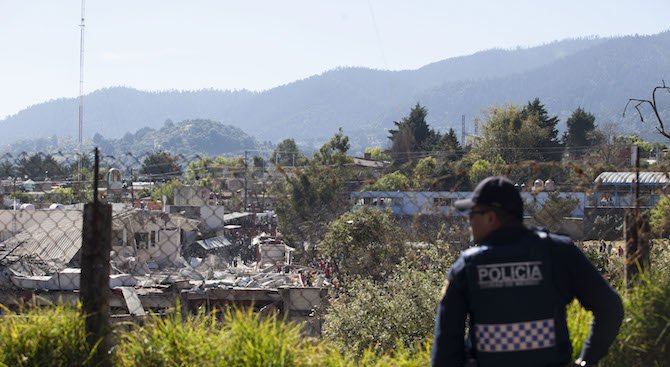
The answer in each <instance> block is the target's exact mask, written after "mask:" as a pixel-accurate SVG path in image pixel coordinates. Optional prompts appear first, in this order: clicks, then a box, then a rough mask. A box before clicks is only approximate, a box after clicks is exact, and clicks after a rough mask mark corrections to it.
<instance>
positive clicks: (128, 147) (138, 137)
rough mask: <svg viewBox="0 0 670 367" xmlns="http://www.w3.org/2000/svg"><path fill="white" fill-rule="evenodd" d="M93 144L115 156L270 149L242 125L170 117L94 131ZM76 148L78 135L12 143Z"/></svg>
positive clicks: (20, 148)
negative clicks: (116, 130) (114, 131)
mask: <svg viewBox="0 0 670 367" xmlns="http://www.w3.org/2000/svg"><path fill="white" fill-rule="evenodd" d="M93 145H95V146H97V147H98V148H100V151H101V153H102V154H103V155H112V156H116V157H121V156H124V155H125V154H126V153H128V152H131V153H135V154H145V153H147V152H156V151H166V152H170V153H172V154H175V155H179V154H181V155H183V156H185V157H193V156H195V155H206V156H210V157H212V156H217V155H224V156H225V155H234V156H240V155H241V154H243V151H244V150H252V151H254V152H256V151H259V150H269V149H270V148H271V147H270V146H269V144H261V143H258V142H257V141H256V139H254V138H253V137H251V136H249V135H247V134H245V133H244V131H242V130H241V129H239V128H237V127H234V126H230V125H223V124H221V123H220V122H216V121H212V120H203V119H196V120H185V121H181V122H178V123H174V122H172V121H171V120H167V121H165V122H164V123H163V126H162V127H161V128H159V129H153V128H149V127H144V128H141V129H139V130H137V131H136V132H134V133H126V134H124V136H122V137H120V138H116V139H115V138H105V137H103V136H102V135H100V134H97V133H96V134H95V135H94V136H93V138H92V140H91V141H87V142H85V147H84V148H85V149H84V150H85V151H90V150H91V149H92V148H93ZM75 150H76V139H73V138H58V137H50V138H35V139H23V140H19V141H17V142H16V143H14V144H13V146H12V149H11V154H13V155H16V154H20V152H24V151H25V152H43V153H55V152H62V153H66V152H73V151H75Z"/></svg>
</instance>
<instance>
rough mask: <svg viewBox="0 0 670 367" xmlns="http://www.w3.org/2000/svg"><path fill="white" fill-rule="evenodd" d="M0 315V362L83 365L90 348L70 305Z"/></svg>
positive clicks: (75, 312)
mask: <svg viewBox="0 0 670 367" xmlns="http://www.w3.org/2000/svg"><path fill="white" fill-rule="evenodd" d="M2 307H3V310H4V313H5V314H4V315H3V316H2V317H0V365H5V366H63V367H65V366H87V365H89V362H90V361H89V359H90V357H91V356H92V354H93V351H92V350H91V349H90V348H89V347H88V344H87V343H86V331H85V326H84V318H83V317H81V314H80V313H79V312H78V310H76V309H75V308H72V307H65V306H54V307H48V308H31V309H25V310H21V313H20V314H17V313H14V312H11V311H10V310H9V309H7V308H5V307H4V306H2Z"/></svg>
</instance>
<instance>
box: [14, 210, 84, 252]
mask: <svg viewBox="0 0 670 367" xmlns="http://www.w3.org/2000/svg"><path fill="white" fill-rule="evenodd" d="M59 212H60V213H61V214H60V215H58V214H54V215H51V216H49V217H47V218H44V219H43V220H42V221H41V223H39V224H34V225H32V226H30V227H28V228H26V229H25V230H24V231H22V232H21V233H18V234H17V235H16V236H14V237H12V238H10V239H8V240H7V241H5V243H4V244H5V248H6V249H13V248H16V249H15V250H14V251H13V252H12V254H13V255H34V256H37V257H39V258H40V259H42V260H60V261H63V262H66V263H67V262H69V261H70V260H72V258H73V257H74V256H75V255H76V254H77V251H79V249H80V248H81V238H82V225H83V213H82V212H81V211H79V210H73V211H65V212H63V211H59ZM55 213H57V212H55Z"/></svg>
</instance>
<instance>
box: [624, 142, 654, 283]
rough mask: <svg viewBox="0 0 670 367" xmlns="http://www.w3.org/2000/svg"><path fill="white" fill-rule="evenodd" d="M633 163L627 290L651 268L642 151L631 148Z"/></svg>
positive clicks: (627, 224) (627, 228) (627, 232)
mask: <svg viewBox="0 0 670 367" xmlns="http://www.w3.org/2000/svg"><path fill="white" fill-rule="evenodd" d="M631 161H632V163H634V164H635V198H634V206H633V210H632V211H629V212H628V215H626V217H625V222H624V229H625V232H624V238H625V240H626V243H625V257H626V261H625V268H624V275H625V280H626V284H625V285H626V288H627V289H628V288H629V287H631V286H632V282H633V280H634V279H635V276H636V275H637V274H638V273H639V272H640V271H641V270H644V269H645V268H647V267H648V266H649V243H648V233H649V221H648V220H646V218H642V215H641V213H640V151H639V147H638V146H637V145H633V146H631Z"/></svg>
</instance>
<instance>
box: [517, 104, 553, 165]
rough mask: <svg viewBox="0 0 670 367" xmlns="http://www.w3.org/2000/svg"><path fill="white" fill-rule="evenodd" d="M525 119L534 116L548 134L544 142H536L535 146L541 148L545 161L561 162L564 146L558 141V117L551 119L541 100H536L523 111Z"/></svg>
mask: <svg viewBox="0 0 670 367" xmlns="http://www.w3.org/2000/svg"><path fill="white" fill-rule="evenodd" d="M521 113H522V116H523V118H524V119H525V118H528V117H529V116H534V117H535V118H536V119H537V121H538V127H539V128H540V129H542V130H544V131H545V132H546V136H545V138H544V139H543V140H540V141H537V142H535V144H534V145H533V146H535V147H537V148H540V149H541V150H540V153H541V155H542V158H541V159H542V160H543V161H560V160H561V158H562V157H563V144H562V143H561V142H560V140H559V139H558V129H557V128H556V125H557V124H558V117H556V116H553V117H549V113H548V112H547V110H546V109H545V108H544V105H543V104H542V102H540V99H539V98H535V99H534V100H533V101H532V102H531V101H529V102H528V104H527V105H526V106H525V107H524V108H523V110H522V112H521Z"/></svg>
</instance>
